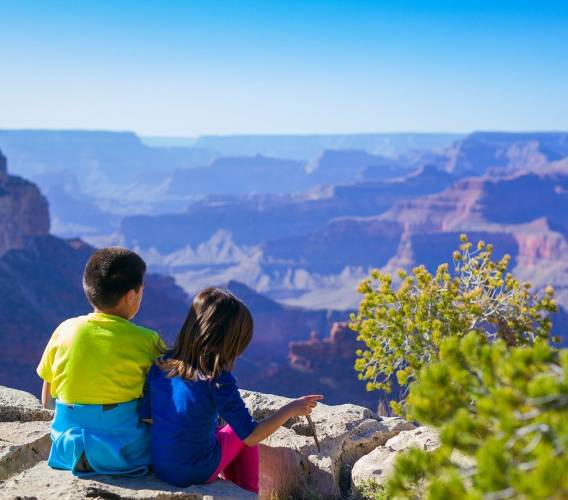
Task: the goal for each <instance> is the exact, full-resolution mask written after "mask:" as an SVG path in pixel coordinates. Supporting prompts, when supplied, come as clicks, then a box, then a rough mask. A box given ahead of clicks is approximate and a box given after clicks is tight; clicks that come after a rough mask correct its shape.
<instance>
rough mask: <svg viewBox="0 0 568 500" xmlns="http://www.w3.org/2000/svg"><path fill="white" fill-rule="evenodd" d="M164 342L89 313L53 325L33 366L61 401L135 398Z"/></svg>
mask: <svg viewBox="0 0 568 500" xmlns="http://www.w3.org/2000/svg"><path fill="white" fill-rule="evenodd" d="M162 347H163V342H162V340H161V339H160V337H159V335H158V334H157V333H156V332H154V331H152V330H149V329H147V328H142V327H141V326H137V325H135V324H134V323H131V322H130V321H128V320H127V319H124V318H121V317H119V316H113V315H111V314H103V313H91V314H88V315H86V316H79V317H77V318H71V319H68V320H67V321H64V322H63V323H61V325H59V326H58V327H57V329H56V330H55V332H53V335H52V336H51V339H50V340H49V342H48V344H47V347H46V348H45V351H44V353H43V356H42V358H41V361H40V363H39V365H38V367H37V373H38V375H39V376H40V377H41V378H42V379H43V380H45V381H46V382H48V383H50V384H51V395H52V396H53V397H54V398H58V399H59V400H60V401H62V402H64V403H69V404H71V403H77V404H112V403H123V402H126V401H131V400H133V399H137V398H139V397H140V396H141V395H142V388H143V386H144V379H145V377H146V374H147V372H148V369H149V368H150V365H151V364H152V361H153V360H154V358H155V357H156V356H158V355H159V354H160V349H161V348H162Z"/></svg>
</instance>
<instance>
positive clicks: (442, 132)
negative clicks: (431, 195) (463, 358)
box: [0, 126, 568, 140]
mask: <svg viewBox="0 0 568 500" xmlns="http://www.w3.org/2000/svg"><path fill="white" fill-rule="evenodd" d="M0 132H53V133H57V132H63V133H73V132H87V133H116V134H134V135H136V136H138V137H139V138H141V139H172V140H175V139H180V140H186V139H200V138H203V137H326V136H328V137H329V136H331V137H333V136H373V135H460V136H466V135H471V134H477V133H484V134H566V133H568V127H566V129H526V130H525V129H517V130H514V129H474V130H469V131H448V130H436V131H420V130H394V131H389V130H387V131H363V132H237V133H209V132H204V133H198V134H188V135H182V134H180V135H175V134H146V133H141V132H139V131H136V130H132V129H113V128H88V127H84V128H80V127H70V128H52V127H6V126H1V127H0Z"/></svg>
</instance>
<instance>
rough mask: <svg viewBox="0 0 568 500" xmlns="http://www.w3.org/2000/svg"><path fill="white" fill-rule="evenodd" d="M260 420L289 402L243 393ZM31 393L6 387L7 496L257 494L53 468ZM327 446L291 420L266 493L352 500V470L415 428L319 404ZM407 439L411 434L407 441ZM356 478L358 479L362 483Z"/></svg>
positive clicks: (270, 442)
mask: <svg viewBox="0 0 568 500" xmlns="http://www.w3.org/2000/svg"><path fill="white" fill-rule="evenodd" d="M243 399H244V400H245V403H246V405H247V406H248V408H249V410H250V411H251V413H252V414H253V416H254V417H255V418H256V419H259V420H260V419H263V418H266V417H267V416H269V415H271V414H272V413H273V412H274V411H276V410H277V409H278V408H280V407H281V406H282V405H283V404H285V403H287V402H288V401H289V400H287V399H286V398H282V397H280V396H273V395H269V394H261V393H256V392H248V391H243ZM51 417H52V412H50V411H48V410H43V409H42V408H41V405H40V403H39V401H38V400H37V399H36V398H34V397H33V396H31V395H30V394H27V393H24V392H21V391H15V390H13V389H8V388H5V387H0V491H1V492H2V493H1V497H2V498H6V499H14V500H15V499H20V498H42V499H44V498H45V499H75V498H87V497H89V498H93V497H94V498H113V499H152V498H160V499H168V498H184V499H196V500H197V499H206V498H207V499H217V498H219V499H229V498H230V499H241V498H242V499H245V498H254V497H255V496H254V495H252V494H250V493H248V492H246V491H244V490H241V489H240V488H238V487H237V486H235V485H234V484H232V483H230V482H228V481H223V480H217V481H215V482H214V483H212V484H210V485H206V486H191V487H189V488H174V487H171V486H169V485H167V484H165V483H163V482H161V481H159V480H158V479H157V478H156V477H155V476H154V475H153V474H150V475H148V476H145V477H135V478H134V477H120V476H115V477H110V476H94V477H92V478H87V479H78V478H76V477H74V476H73V475H72V474H71V473H69V472H67V471H57V470H53V469H50V468H49V467H48V466H47V463H46V459H47V456H48V454H49V448H50V438H49V420H50V419H51ZM312 420H313V422H314V425H315V428H316V432H317V434H318V438H319V443H320V447H321V448H320V450H319V451H318V449H317V448H316V445H315V441H314V438H313V435H312V431H311V428H310V426H309V425H308V424H307V422H306V421H305V420H304V419H301V418H296V419H291V420H290V421H288V422H287V423H286V425H285V426H284V427H281V428H280V429H278V430H277V431H276V432H275V433H274V434H273V435H272V436H270V437H269V438H268V439H266V440H265V441H263V442H262V443H261V444H260V497H261V498H263V499H269V498H270V499H271V498H306V497H309V498H331V499H333V498H348V497H349V496H350V495H351V485H352V477H351V469H352V467H353V465H354V464H356V463H359V462H358V460H360V459H361V457H364V456H365V455H366V454H367V453H370V452H372V451H373V450H374V449H376V448H377V447H383V446H385V445H386V446H388V443H392V442H393V438H395V436H397V435H401V436H403V435H404V434H405V431H410V430H412V429H414V425H413V424H411V423H409V422H406V421H404V420H402V419H400V418H384V419H381V418H379V417H377V416H376V415H375V414H373V413H372V412H371V411H369V410H367V409H366V408H363V407H360V406H356V405H341V406H327V405H324V404H320V405H318V407H317V408H316V409H315V410H314V412H313V414H312ZM404 441H405V442H406V441H407V440H406V439H405V440H404ZM355 481H356V480H355Z"/></svg>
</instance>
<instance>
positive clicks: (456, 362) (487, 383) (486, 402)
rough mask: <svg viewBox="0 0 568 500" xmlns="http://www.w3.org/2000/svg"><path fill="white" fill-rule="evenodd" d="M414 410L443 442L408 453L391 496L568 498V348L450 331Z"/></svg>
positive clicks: (424, 374)
mask: <svg viewBox="0 0 568 500" xmlns="http://www.w3.org/2000/svg"><path fill="white" fill-rule="evenodd" d="M407 411H408V415H409V416H410V417H411V418H414V419H416V420H418V421H419V422H420V423H422V424H429V425H432V426H435V427H438V428H439V429H440V438H441V443H442V444H441V447H440V448H438V449H437V450H435V451H433V452H431V453H427V452H425V451H423V450H418V449H415V450H411V451H410V452H407V453H404V454H402V455H401V456H400V457H399V458H398V460H397V462H396V465H395V472H394V474H393V476H392V477H391V479H390V481H389V482H388V484H387V487H386V497H387V498H430V499H447V498H460V499H461V498H463V499H482V498H483V499H502V498H531V499H532V498H534V499H540V498H552V499H561V498H562V499H563V498H568V350H566V349H563V350H561V351H558V350H556V349H554V348H552V347H551V346H550V345H549V344H548V342H546V341H545V340H537V341H536V342H535V343H534V344H533V345H531V346H523V347H513V348H511V347H509V346H508V345H507V343H506V342H505V341H504V340H498V341H496V342H494V343H490V342H488V340H487V338H486V337H485V336H481V335H479V334H478V333H470V334H468V335H467V336H465V337H464V338H458V337H455V336H454V337H450V338H448V339H445V340H443V341H442V342H441V344H440V356H439V361H436V362H434V363H432V364H431V365H430V366H425V367H423V368H422V369H421V371H420V373H419V375H418V377H417V381H416V382H414V383H413V384H412V385H411V389H410V394H409V396H408V402H407ZM456 452H459V456H460V457H461V459H458V460H456Z"/></svg>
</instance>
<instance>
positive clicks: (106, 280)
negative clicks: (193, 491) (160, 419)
mask: <svg viewBox="0 0 568 500" xmlns="http://www.w3.org/2000/svg"><path fill="white" fill-rule="evenodd" d="M145 272H146V264H145V263H144V261H143V260H142V259H141V258H140V256H138V255H137V254H136V253H134V252H132V251H130V250H127V249H125V248H119V247H112V248H103V249H101V250H98V251H97V252H95V253H94V254H93V256H92V257H91V258H90V259H89V261H88V262H87V265H86V267H85V272H84V274H83V289H84V291H85V295H86V296H87V299H88V300H89V302H90V303H91V305H92V306H93V309H94V311H93V312H92V313H91V314H88V315H85V316H79V317H77V318H71V319H68V320H67V321H64V322H63V323H61V325H59V327H57V329H56V330H55V332H54V333H53V335H52V337H51V339H50V340H49V342H48V344H47V347H46V348H45V351H44V353H43V356H42V358H41V361H40V363H39V366H38V367H37V373H38V375H39V376H40V377H41V378H42V379H43V381H44V382H43V389H42V402H43V404H44V406H46V407H48V406H51V402H52V398H55V417H54V419H53V422H52V424H51V438H52V446H51V453H50V455H49V460H48V464H49V465H50V466H51V467H54V468H57V469H67V470H71V471H72V472H73V474H75V475H91V474H96V473H100V474H144V473H146V472H147V470H148V466H149V464H150V452H149V430H148V426H147V424H145V423H142V422H140V420H139V418H138V415H137V407H138V399H139V398H140V397H141V396H142V390H143V385H144V379H145V376H146V373H147V372H148V369H149V368H150V365H151V364H152V361H153V360H154V358H155V357H156V356H158V355H159V354H160V353H161V352H162V351H163V343H162V341H161V339H160V337H159V336H158V334H157V333H156V332H154V331H152V330H148V329H146V328H142V327H140V326H137V325H135V324H134V323H131V322H130V320H131V319H132V318H133V317H134V316H135V315H136V313H137V312H138V309H139V308H140V303H141V301H142V295H143V291H144V273H145Z"/></svg>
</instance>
